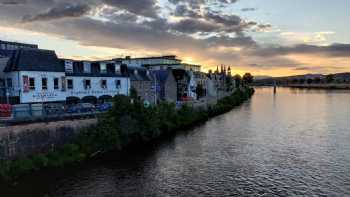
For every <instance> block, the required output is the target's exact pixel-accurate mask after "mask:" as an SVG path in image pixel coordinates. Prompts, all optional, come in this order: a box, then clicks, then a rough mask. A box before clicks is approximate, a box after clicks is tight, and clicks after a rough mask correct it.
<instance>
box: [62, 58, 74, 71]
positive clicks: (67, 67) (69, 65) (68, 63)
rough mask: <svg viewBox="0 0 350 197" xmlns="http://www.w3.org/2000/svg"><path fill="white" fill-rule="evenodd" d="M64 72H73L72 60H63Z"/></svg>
mask: <svg viewBox="0 0 350 197" xmlns="http://www.w3.org/2000/svg"><path fill="white" fill-rule="evenodd" d="M64 64H65V70H66V73H73V61H68V60H66V61H64Z"/></svg>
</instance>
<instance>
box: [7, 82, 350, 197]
mask: <svg viewBox="0 0 350 197" xmlns="http://www.w3.org/2000/svg"><path fill="white" fill-rule="evenodd" d="M349 93H350V92H349V91H343V90H339V91H338V90H337V91H328V90H305V89H288V88H278V90H277V94H276V95H274V94H273V90H272V89H270V88H258V89H257V92H256V95H255V96H254V97H253V99H252V100H251V101H249V102H247V103H245V104H244V105H242V106H240V107H238V108H236V109H234V110H233V111H232V112H230V113H228V114H225V115H223V116H219V117H217V118H214V119H212V120H211V121H209V122H207V123H206V124H204V125H202V126H200V127H198V128H196V129H194V130H193V131H190V132H183V133H180V134H179V135H177V136H176V137H175V138H172V139H169V140H167V141H164V142H162V143H159V144H156V145H153V146H151V147H148V148H145V149H143V150H141V151H130V152H128V153H125V154H123V155H120V156H117V157H115V158H112V159H110V160H108V161H105V162H99V163H95V164H88V165H86V166H83V167H80V168H79V169H77V168H73V169H70V170H67V171H66V172H65V173H61V174H59V175H52V174H50V175H47V174H44V175H39V176H37V177H35V178H34V177H29V178H28V180H26V181H23V182H22V183H20V185H18V186H17V187H16V189H8V188H4V189H2V188H1V189H2V191H5V194H8V195H7V196H14V195H16V194H17V195H18V196H23V195H25V194H26V196H28V195H29V194H33V195H32V196H44V195H45V194H47V195H49V196H57V197H61V196H225V195H228V196H232V195H240V196H249V195H250V196H264V195H266V196H274V195H276V196H296V195H303V196H322V195H324V196H349V195H350V157H349V155H350V143H349V141H350V129H349V124H350V123H349V121H348V114H350V102H349V100H350V99H349V98H350V94H349ZM63 174H64V175H63ZM29 191H30V192H31V193H29Z"/></svg>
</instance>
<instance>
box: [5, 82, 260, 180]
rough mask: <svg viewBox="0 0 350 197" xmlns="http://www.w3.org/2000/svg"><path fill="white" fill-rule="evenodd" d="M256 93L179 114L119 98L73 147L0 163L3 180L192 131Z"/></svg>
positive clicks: (245, 91) (168, 107) (242, 92)
mask: <svg viewBox="0 0 350 197" xmlns="http://www.w3.org/2000/svg"><path fill="white" fill-rule="evenodd" d="M253 93H254V89H251V88H244V89H243V90H237V91H235V92H234V93H233V94H232V95H231V96H228V97H225V98H223V99H221V100H220V101H218V103H217V104H216V105H213V106H209V107H208V108H207V109H204V108H198V109H194V108H192V107H189V106H183V107H182V108H180V109H178V110H176V108H175V105H174V104H171V103H161V104H159V105H157V106H152V107H149V108H145V107H144V105H143V102H142V101H141V100H137V99H135V98H137V96H133V97H126V96H117V97H115V98H114V107H113V109H112V110H110V111H109V112H108V113H106V114H104V115H103V116H101V117H100V118H99V123H98V125H97V126H95V127H91V128H89V129H85V130H83V131H81V132H80V135H79V136H78V138H77V140H76V142H75V143H74V144H67V145H64V146H63V147H62V148H61V149H59V150H56V151H54V152H49V153H47V154H38V155H35V156H32V157H28V158H21V159H17V160H13V161H9V160H4V161H0V177H2V178H3V179H12V178H16V177H18V176H20V175H23V174H24V173H27V172H31V171H33V170H39V169H43V168H51V167H54V168H57V167H63V166H64V165H66V164H72V163H77V162H81V161H83V160H86V159H87V158H90V157H93V156H94V155H96V154H99V153H104V152H108V151H112V150H121V149H123V148H125V147H126V146H128V145H131V144H135V143H147V142H149V141H151V140H153V139H156V138H158V137H160V136H161V135H165V134H170V133H174V132H176V131H178V130H181V129H186V128H189V127H191V126H194V125H196V124H198V123H200V122H205V121H206V120H208V119H209V118H210V117H214V116H217V115H220V114H223V113H225V112H228V111H230V110H231V109H232V108H234V107H235V106H237V105H240V104H241V103H242V102H244V101H245V100H247V99H248V98H250V97H251V96H252V95H253Z"/></svg>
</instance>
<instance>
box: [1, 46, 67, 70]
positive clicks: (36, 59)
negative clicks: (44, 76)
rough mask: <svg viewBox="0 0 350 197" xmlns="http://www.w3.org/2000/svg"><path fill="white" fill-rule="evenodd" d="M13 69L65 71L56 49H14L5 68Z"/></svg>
mask: <svg viewBox="0 0 350 197" xmlns="http://www.w3.org/2000/svg"><path fill="white" fill-rule="evenodd" d="M11 71H46V72H64V71H65V69H64V65H63V64H62V62H61V61H60V60H59V59H58V58H57V55H56V53H55V52H54V51H50V50H41V49H40V50H38V49H18V50H16V51H14V53H13V54H12V56H11V58H10V60H9V61H8V63H7V66H6V68H5V70H4V72H11Z"/></svg>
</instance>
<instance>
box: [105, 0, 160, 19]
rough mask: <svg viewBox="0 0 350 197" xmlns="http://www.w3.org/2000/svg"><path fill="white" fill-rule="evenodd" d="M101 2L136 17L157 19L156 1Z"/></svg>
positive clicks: (124, 0)
mask: <svg viewBox="0 0 350 197" xmlns="http://www.w3.org/2000/svg"><path fill="white" fill-rule="evenodd" d="M103 2H104V3H106V4H109V5H111V6H114V7H117V8H120V9H124V10H127V11H128V12H130V13H133V14H136V15H142V16H145V17H151V18H157V17H158V14H157V13H158V9H159V7H158V6H157V4H156V2H157V1H156V0H103Z"/></svg>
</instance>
